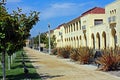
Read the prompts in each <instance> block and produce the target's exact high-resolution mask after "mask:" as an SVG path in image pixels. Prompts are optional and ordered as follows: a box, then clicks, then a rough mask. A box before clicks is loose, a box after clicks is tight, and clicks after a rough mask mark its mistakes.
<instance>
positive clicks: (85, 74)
mask: <svg viewBox="0 0 120 80" xmlns="http://www.w3.org/2000/svg"><path fill="white" fill-rule="evenodd" d="M24 50H25V51H26V52H27V55H28V57H29V58H30V59H31V61H32V64H33V65H34V67H35V68H36V69H37V72H38V73H39V74H40V76H41V77H42V78H43V80H120V77H116V76H113V75H110V74H108V73H105V72H101V71H96V67H94V66H89V67H88V66H85V65H79V64H76V63H73V62H70V60H65V59H60V58H57V57H56V56H51V55H48V54H44V53H40V52H38V51H36V50H32V49H29V48H24Z"/></svg>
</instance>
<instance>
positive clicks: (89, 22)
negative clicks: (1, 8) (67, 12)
mask: <svg viewBox="0 0 120 80" xmlns="http://www.w3.org/2000/svg"><path fill="white" fill-rule="evenodd" d="M119 4H120V0H117V1H115V2H113V3H111V4H108V5H107V6H106V7H105V9H104V8H100V7H94V8H92V9H90V10H88V11H86V12H84V13H83V14H81V15H80V16H79V17H77V18H75V19H73V20H71V21H69V22H67V23H64V24H62V25H60V26H58V27H57V28H56V29H55V30H54V35H55V36H56V43H57V47H65V46H71V47H74V48H78V47H89V48H94V49H105V48H111V47H112V48H115V47H116V46H120V37H118V36H120V22H119V19H120V15H119V14H120V5H119Z"/></svg>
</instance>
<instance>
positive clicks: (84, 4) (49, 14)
mask: <svg viewBox="0 0 120 80" xmlns="http://www.w3.org/2000/svg"><path fill="white" fill-rule="evenodd" d="M0 1H1V0H0ZM114 1H115V0H7V2H6V5H5V6H6V8H7V9H8V12H10V13H11V12H12V11H13V10H17V7H19V8H21V9H22V11H23V12H24V13H29V12H30V11H37V12H40V15H39V17H40V21H39V22H38V23H37V24H36V25H34V27H33V28H32V30H31V31H30V33H31V37H35V36H36V35H38V33H39V32H40V33H43V32H46V31H48V24H50V29H51V30H53V29H55V28H57V27H58V26H59V25H61V24H63V23H67V22H69V21H71V20H72V19H75V18H77V17H79V16H80V15H81V14H82V13H84V12H85V11H87V10H89V9H91V8H93V7H102V8H105V6H106V5H108V4H110V3H112V2H114Z"/></svg>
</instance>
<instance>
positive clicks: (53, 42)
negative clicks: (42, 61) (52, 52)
mask: <svg viewBox="0 0 120 80" xmlns="http://www.w3.org/2000/svg"><path fill="white" fill-rule="evenodd" d="M48 39H49V38H48V37H46V39H45V44H46V48H48V47H49V42H48V41H49V40H48ZM55 40H56V38H55V36H52V37H51V38H50V45H51V48H52V49H53V48H54V47H55V46H56V43H55Z"/></svg>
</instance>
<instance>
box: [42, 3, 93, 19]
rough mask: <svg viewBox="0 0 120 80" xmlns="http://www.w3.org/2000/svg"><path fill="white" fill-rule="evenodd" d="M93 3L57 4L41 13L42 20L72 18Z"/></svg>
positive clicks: (51, 5)
mask: <svg viewBox="0 0 120 80" xmlns="http://www.w3.org/2000/svg"><path fill="white" fill-rule="evenodd" d="M89 4H93V2H86V3H55V4H50V6H49V7H48V8H46V9H44V10H42V11H41V19H43V20H46V19H50V18H55V17H62V16H71V15H75V14H77V13H78V12H80V11H81V8H82V7H85V6H87V5H89Z"/></svg>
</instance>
